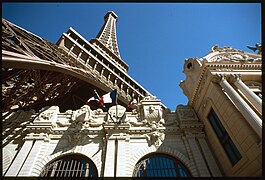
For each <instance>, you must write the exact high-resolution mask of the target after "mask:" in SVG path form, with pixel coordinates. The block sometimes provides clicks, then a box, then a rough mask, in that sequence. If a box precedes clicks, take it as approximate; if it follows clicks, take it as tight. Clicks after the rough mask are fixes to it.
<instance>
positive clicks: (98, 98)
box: [94, 89, 114, 122]
mask: <svg viewBox="0 0 265 180" xmlns="http://www.w3.org/2000/svg"><path fill="white" fill-rule="evenodd" d="M94 91H95V94H96V95H97V97H98V99H99V100H100V97H99V95H98V92H97V90H96V89H94ZM102 106H103V107H104V109H105V110H106V111H107V113H108V115H109V116H110V119H111V120H112V122H114V120H113V119H112V117H111V115H110V114H109V111H108V110H107V108H106V106H105V105H104V104H103V105H102Z"/></svg>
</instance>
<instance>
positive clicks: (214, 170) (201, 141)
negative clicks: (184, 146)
mask: <svg viewBox="0 0 265 180" xmlns="http://www.w3.org/2000/svg"><path fill="white" fill-rule="evenodd" d="M197 139H198V142H199V144H200V146H201V149H202V151H203V154H204V155H205V159H206V161H207V163H208V167H209V168H210V171H211V173H212V176H213V177H222V174H221V172H220V169H219V167H218V166H217V164H216V162H215V159H214V157H213V155H212V152H211V150H210V148H209V147H208V144H207V143H206V141H205V139H204V138H197Z"/></svg>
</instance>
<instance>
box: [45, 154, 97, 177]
mask: <svg viewBox="0 0 265 180" xmlns="http://www.w3.org/2000/svg"><path fill="white" fill-rule="evenodd" d="M40 176H42V177H97V176H98V172H97V169H96V166H95V164H94V163H93V162H92V161H91V160H90V159H89V158H87V157H85V156H83V155H76V154H75V155H73V154H71V155H66V156H63V157H61V158H59V159H57V160H55V161H53V162H51V163H49V164H48V165H46V166H45V168H44V170H43V171H42V173H41V175H40Z"/></svg>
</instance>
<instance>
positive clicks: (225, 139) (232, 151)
mask: <svg viewBox="0 0 265 180" xmlns="http://www.w3.org/2000/svg"><path fill="white" fill-rule="evenodd" d="M208 119H209V122H210V124H211V125H212V128H213V129H214V131H215V133H216V135H217V138H218V140H219V142H220V143H221V144H222V147H223V148H224V150H225V152H226V154H227V156H228V158H229V160H230V162H231V164H232V165H235V164H236V163H237V162H238V161H239V160H240V159H241V158H242V156H241V154H240V152H239V151H238V149H237V147H236V146H235V144H234V143H233V141H232V139H231V138H230V136H229V134H228V133H227V131H226V130H225V128H224V126H223V125H222V123H221V121H220V120H219V118H218V116H217V114H216V113H215V112H214V110H213V109H212V110H211V111H210V113H209V115H208Z"/></svg>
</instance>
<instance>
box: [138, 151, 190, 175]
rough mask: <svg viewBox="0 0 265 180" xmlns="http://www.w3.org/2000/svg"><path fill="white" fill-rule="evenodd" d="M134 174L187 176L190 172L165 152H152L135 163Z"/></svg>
mask: <svg viewBox="0 0 265 180" xmlns="http://www.w3.org/2000/svg"><path fill="white" fill-rule="evenodd" d="M144 164H145V165H144ZM134 176H137V177H188V176H190V172H189V171H188V170H187V168H185V167H184V166H183V164H181V162H180V161H178V160H177V159H175V158H173V157H171V156H168V155H165V154H160V153H152V154H150V155H147V156H145V157H143V158H142V159H141V160H140V161H139V162H138V163H137V164H136V166H135V170H134Z"/></svg>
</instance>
